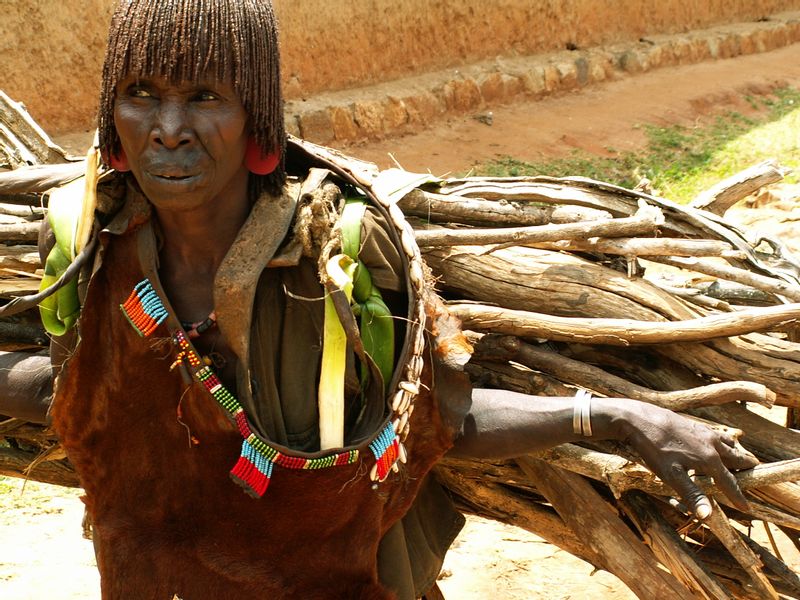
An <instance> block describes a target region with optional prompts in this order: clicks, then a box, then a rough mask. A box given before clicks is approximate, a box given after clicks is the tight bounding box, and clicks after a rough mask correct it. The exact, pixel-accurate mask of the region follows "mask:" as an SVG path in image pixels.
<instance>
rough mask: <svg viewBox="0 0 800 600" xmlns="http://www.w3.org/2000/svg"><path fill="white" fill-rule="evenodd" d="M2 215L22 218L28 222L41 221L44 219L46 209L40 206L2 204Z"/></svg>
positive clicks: (0, 205)
mask: <svg viewBox="0 0 800 600" xmlns="http://www.w3.org/2000/svg"><path fill="white" fill-rule="evenodd" d="M0 215H10V216H13V217H22V218H23V219H25V220H26V221H39V220H41V219H42V218H43V217H44V209H43V208H42V207H40V206H20V205H19V204H4V203H0Z"/></svg>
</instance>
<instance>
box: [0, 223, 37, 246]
mask: <svg viewBox="0 0 800 600" xmlns="http://www.w3.org/2000/svg"><path fill="white" fill-rule="evenodd" d="M40 228H41V224H40V223H14V224H8V223H0V239H1V240H3V241H6V242H35V241H36V240H37V239H38V238H39V229H40Z"/></svg>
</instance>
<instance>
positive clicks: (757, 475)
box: [539, 444, 800, 510]
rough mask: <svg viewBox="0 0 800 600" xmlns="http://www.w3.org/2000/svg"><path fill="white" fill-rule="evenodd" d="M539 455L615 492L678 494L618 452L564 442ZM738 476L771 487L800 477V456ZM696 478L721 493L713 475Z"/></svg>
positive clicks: (744, 482)
mask: <svg viewBox="0 0 800 600" xmlns="http://www.w3.org/2000/svg"><path fill="white" fill-rule="evenodd" d="M539 456H540V457H541V458H544V459H546V460H547V461H548V462H549V463H551V464H554V465H557V466H560V467H562V468H564V469H568V470H570V471H574V472H575V473H580V474H581V475H584V476H586V477H590V478H591V479H595V480H597V481H602V482H604V483H607V484H608V485H609V487H610V488H611V489H612V491H614V493H615V495H621V494H622V493H623V492H626V491H628V490H631V489H636V490H642V491H644V492H647V493H648V494H654V495H657V496H673V495H674V494H675V492H674V491H673V490H672V488H670V487H669V486H668V485H666V484H664V483H662V482H661V481H660V480H657V479H656V477H655V475H653V474H652V473H651V472H650V471H649V470H648V469H646V468H645V467H643V466H641V465H639V464H637V463H633V462H631V461H629V460H627V459H625V458H623V457H621V456H618V455H616V454H608V453H605V452H598V451H596V450H590V449H588V448H583V447H581V446H577V445H575V444H561V445H560V446H556V447H555V448H551V449H550V450H546V451H544V452H542V453H541V454H540V455H539ZM734 475H735V477H736V481H737V483H738V484H739V487H740V488H741V489H742V490H760V489H762V488H764V487H767V486H773V485H776V484H779V483H784V482H791V481H794V480H796V479H800V458H795V459H792V460H787V461H780V462H776V463H764V464H760V465H756V466H755V467H754V468H752V469H748V470H746V471H738V472H737V473H735V474H734ZM694 481H695V483H696V484H697V486H698V487H700V489H702V490H703V491H705V492H707V493H710V494H714V495H721V491H720V489H719V488H718V487H716V485H715V484H714V481H713V479H712V478H711V477H708V476H705V475H696V476H695V477H694ZM754 493H755V492H754ZM789 510H791V509H789Z"/></svg>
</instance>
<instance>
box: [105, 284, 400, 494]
mask: <svg viewBox="0 0 800 600" xmlns="http://www.w3.org/2000/svg"><path fill="white" fill-rule="evenodd" d="M120 310H121V311H122V313H123V315H124V316H125V318H126V319H127V320H128V322H129V323H130V324H131V325H132V326H133V327H134V329H136V331H137V333H138V334H139V335H140V336H142V337H149V336H150V335H152V334H153V332H155V330H156V329H157V328H158V326H159V325H161V324H162V323H163V322H164V321H165V320H166V318H167V315H168V311H167V310H166V308H165V307H164V304H163V303H162V302H161V298H160V297H159V296H158V294H157V292H156V291H155V289H153V286H152V284H151V283H150V281H149V280H148V279H144V280H142V281H140V282H139V283H138V284H136V286H135V287H134V289H133V291H132V292H131V294H130V295H129V296H128V299H127V300H126V301H125V302H124V303H123V304H120ZM211 316H214V313H212V314H211V315H209V319H210V318H211ZM209 319H206V321H208V320H209ZM206 321H203V322H202V323H205V322H206ZM214 322H216V320H215V319H214ZM202 323H201V324H202ZM190 325H194V324H190ZM211 326H213V324H212V325H209V326H208V327H211ZM208 327H206V329H208ZM191 329H197V330H199V329H200V328H199V327H196V328H194V327H192V328H191ZM206 329H204V331H205V330H206ZM198 335H199V333H198ZM188 337H189V334H188V332H187V333H184V332H183V331H180V330H177V331H174V332H172V334H171V338H172V342H173V344H174V345H175V346H176V349H177V354H176V356H175V360H174V361H173V362H172V364H171V366H170V371H172V370H175V369H176V368H179V367H180V368H186V369H188V371H189V373H191V375H192V377H193V378H194V379H195V380H196V381H197V382H199V383H201V384H202V385H203V387H205V389H206V390H208V392H209V393H210V394H211V396H212V397H213V398H214V399H215V400H216V401H217V403H218V404H219V405H220V406H221V407H222V408H223V409H224V410H225V412H226V413H227V414H228V417H229V418H230V420H231V422H232V423H233V424H234V425H235V426H236V428H237V429H238V431H239V433H240V434H241V436H242V438H244V439H243V441H242V448H241V453H240V456H239V460H238V461H237V462H236V464H235V465H234V466H233V468H232V469H231V472H230V476H231V478H232V479H233V480H234V481H235V482H237V483H238V484H240V485H241V486H242V487H243V488H244V490H245V491H246V492H247V493H249V494H250V495H252V496H255V497H261V496H263V495H264V493H265V492H266V491H267V487H268V486H269V483H270V480H271V478H272V472H273V467H274V465H278V466H280V467H283V468H286V469H304V470H305V469H309V470H313V469H324V468H327V467H335V466H341V465H350V464H353V463H355V462H356V461H358V459H359V456H360V452H359V451H358V450H357V449H353V450H345V451H342V452H333V453H330V454H326V455H324V456H321V457H318V458H304V457H299V456H289V455H287V454H284V453H282V452H281V451H280V450H279V449H278V448H276V447H274V446H272V445H270V444H269V443H267V442H265V441H264V440H262V439H261V438H259V437H258V436H256V434H255V433H254V432H253V431H252V429H251V428H250V425H249V423H248V421H247V415H246V413H245V410H244V407H243V406H242V405H241V404H240V403H239V401H238V399H237V398H236V396H235V395H234V394H233V393H232V392H231V391H230V390H228V389H227V388H226V387H225V386H224V385H223V383H222V381H221V380H220V379H219V377H218V376H217V374H216V373H215V372H214V369H212V368H211V366H210V365H209V364H207V363H206V362H205V361H204V360H203V359H202V358H201V357H200V355H199V354H198V353H197V352H196V351H195V350H194V348H193V347H192V345H191V344H190V343H189V340H188ZM398 425H399V423H398V422H397V421H394V422H393V421H390V422H389V423H387V425H386V426H385V427H384V428H383V429H382V430H381V432H380V433H379V434H378V435H377V436H376V437H375V439H374V440H373V441H372V442H371V443H370V444H369V448H370V450H372V453H373V455H374V456H375V465H374V466H373V467H372V471H373V473H372V479H373V480H375V481H383V480H384V479H386V477H387V476H388V474H389V472H390V471H392V470H393V469H394V470H396V469H397V466H396V463H397V462H398V460H400V461H402V462H405V449H404V448H403V446H402V444H401V443H400V439H399V437H398V432H399V428H398Z"/></svg>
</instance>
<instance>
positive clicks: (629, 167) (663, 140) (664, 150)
mask: <svg viewBox="0 0 800 600" xmlns="http://www.w3.org/2000/svg"><path fill="white" fill-rule="evenodd" d="M744 99H745V100H746V101H747V102H748V103H749V104H750V106H752V107H753V108H755V109H757V110H758V113H757V114H756V115H755V116H744V115H742V114H741V113H738V112H732V111H729V112H726V113H725V114H722V115H720V116H718V117H716V118H715V119H714V120H713V121H712V122H711V123H706V124H704V125H702V126H697V127H684V126H680V125H673V126H670V127H656V126H653V125H643V126H642V127H643V128H644V130H645V132H646V134H647V139H648V144H647V147H646V148H644V149H643V150H640V151H637V152H619V153H616V155H615V156H613V157H599V156H595V155H592V154H589V153H587V152H580V151H576V152H574V153H573V154H572V155H570V156H569V157H566V158H560V159H554V160H549V161H544V162H536V163H528V162H523V161H519V160H516V159H514V158H511V157H505V158H502V159H499V160H497V161H494V162H491V163H489V164H486V165H483V166H481V167H479V168H477V169H475V170H474V171H473V174H475V175H484V176H495V177H496V176H521V175H548V176H552V177H566V176H578V175H579V176H583V177H591V178H593V179H599V180H602V181H608V182H610V183H615V184H617V185H621V186H624V187H629V188H630V187H633V186H635V185H636V184H637V183H638V182H639V181H640V180H641V179H642V178H644V177H646V178H647V179H649V180H650V182H651V185H652V186H653V188H654V189H656V190H658V192H659V194H660V195H662V196H664V197H666V198H670V199H672V200H675V201H678V202H689V201H690V200H691V199H692V198H693V197H694V196H695V195H697V194H698V193H699V192H701V191H702V190H704V189H707V188H709V187H711V186H712V185H714V184H715V183H717V182H719V181H720V180H722V179H724V178H725V177H728V176H730V175H733V174H734V173H736V172H738V171H741V170H743V169H746V168H747V167H750V166H752V165H754V164H756V163H758V162H761V161H762V160H765V159H767V158H774V159H776V160H777V161H778V163H779V164H781V165H782V166H785V167H789V168H791V169H793V170H795V171H797V170H798V169H800V152H798V145H799V144H800V90H796V89H793V88H783V89H779V90H777V91H775V92H774V93H773V95H771V96H766V97H753V96H745V97H744ZM609 150H610V151H611V152H614V151H613V150H612V149H609ZM787 181H789V182H797V181H798V178H797V176H796V175H792V176H790V177H789V178H787Z"/></svg>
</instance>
